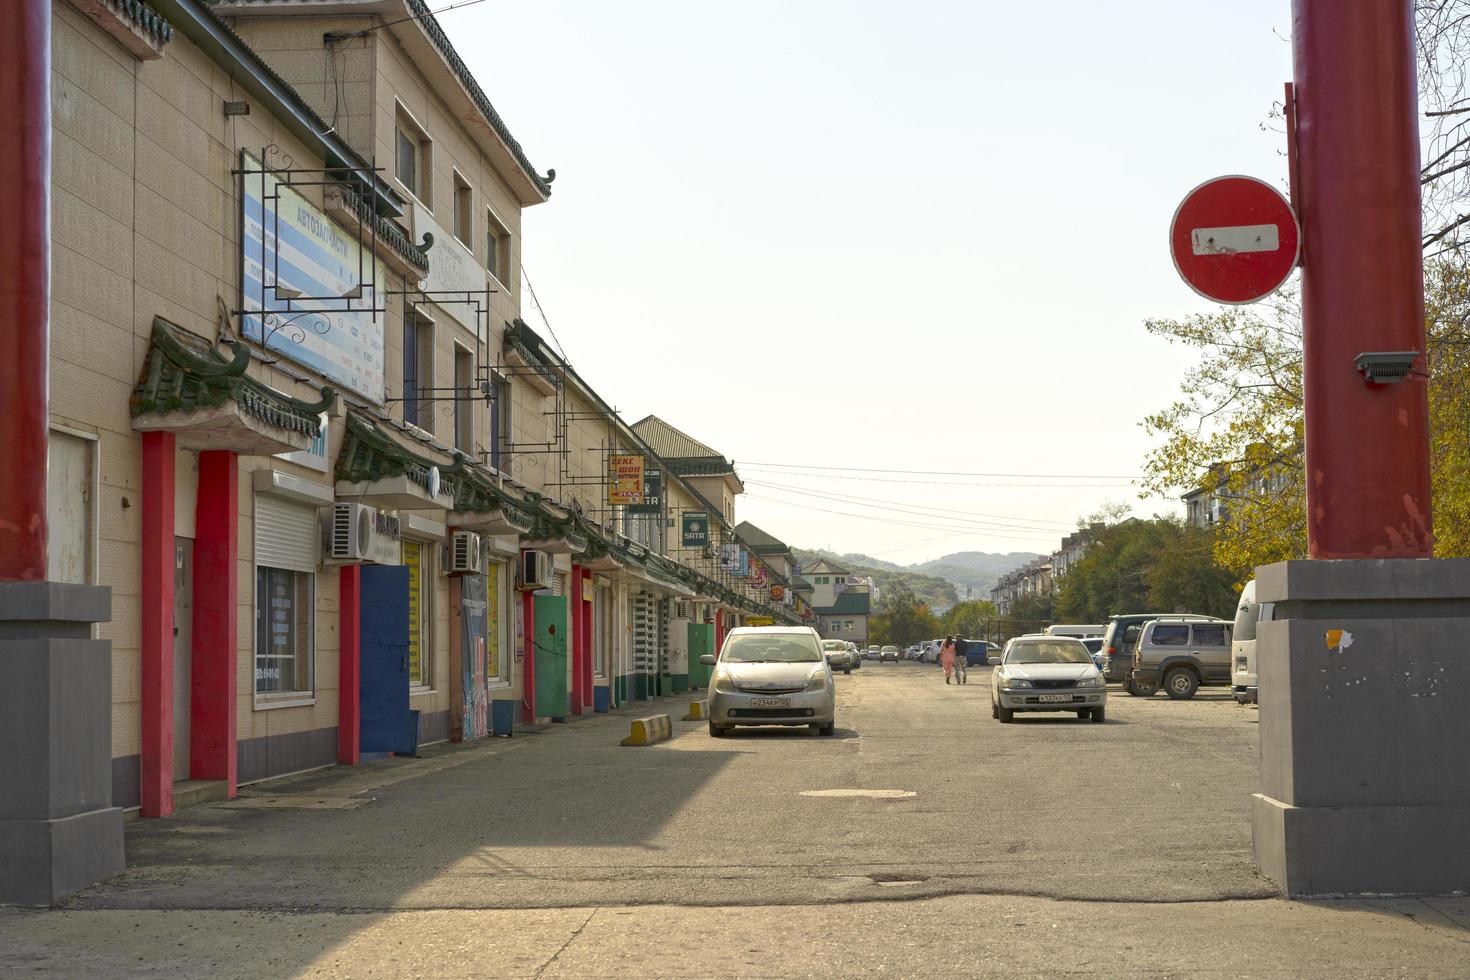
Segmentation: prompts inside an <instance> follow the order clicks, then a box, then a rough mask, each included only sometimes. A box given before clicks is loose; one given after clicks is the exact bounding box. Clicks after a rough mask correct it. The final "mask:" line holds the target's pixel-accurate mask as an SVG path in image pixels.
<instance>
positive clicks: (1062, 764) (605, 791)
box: [0, 663, 1470, 976]
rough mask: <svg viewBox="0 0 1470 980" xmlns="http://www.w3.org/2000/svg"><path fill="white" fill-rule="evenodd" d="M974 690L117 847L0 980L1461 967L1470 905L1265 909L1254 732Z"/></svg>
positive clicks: (240, 819)
mask: <svg viewBox="0 0 1470 980" xmlns="http://www.w3.org/2000/svg"><path fill="white" fill-rule="evenodd" d="M970 679H971V682H970V683H969V684H968V685H966V686H963V687H961V686H956V685H950V686H946V685H945V684H944V682H943V678H942V675H941V674H940V673H939V671H938V670H937V668H934V667H930V666H921V665H917V664H907V663H905V664H899V665H893V664H884V665H878V664H869V665H867V666H865V667H864V668H863V669H862V670H860V671H858V672H857V673H856V674H853V675H851V676H839V678H838V694H839V702H838V704H839V708H838V731H837V734H836V736H835V737H830V738H823V737H820V736H816V735H813V734H810V733H808V732H806V731H805V730H800V731H783V730H774V729H772V730H750V731H741V732H739V733H737V734H735V735H734V736H733V737H730V738H726V739H712V738H710V737H709V736H708V734H707V733H706V731H705V727H704V724H703V723H702V722H683V721H677V720H676V721H675V729H676V737H675V738H674V739H673V740H672V741H670V742H666V743H664V744H662V745H658V746H652V747H646V748H624V747H621V746H619V745H618V744H617V742H618V739H619V738H620V737H621V735H623V734H625V733H626V730H627V721H626V719H627V717H630V716H633V714H635V713H629V715H625V716H624V717H622V718H617V717H613V718H609V717H595V718H591V719H587V720H583V721H578V722H574V723H572V724H568V725H564V726H562V725H558V726H553V727H552V729H551V730H548V731H546V732H542V733H533V734H526V735H520V736H517V737H516V738H514V739H510V740H496V741H490V742H485V743H480V744H478V745H475V746H471V747H453V748H448V747H446V748H443V749H437V750H434V751H432V752H431V753H429V754H428V757H427V758H425V759H421V760H387V761H386V762H384V763H377V764H372V765H369V766H364V767H360V768H358V769H355V770H344V769H336V770H330V771H327V772H324V773H318V774H312V775H308V776H305V777H299V778H296V779H293V780H286V781H281V782H278V783H276V784H274V785H272V786H270V787H258V788H254V789H251V790H249V791H248V793H249V795H248V796H247V797H246V798H244V799H242V800H240V801H237V802H236V803H233V804H230V805H215V806H204V807H198V808H195V809H192V810H189V811H185V812H184V813H181V814H178V815H176V816H175V817H172V818H169V819H165V820H151V821H138V822H135V823H132V824H130V825H129V870H128V871H127V872H126V873H125V874H123V875H121V876H119V877H117V878H114V879H112V880H110V881H108V882H104V883H102V884H100V885H97V886H95V887H93V888H91V889H89V890H87V891H85V892H83V893H81V894H79V895H77V896H75V897H74V898H73V899H72V900H71V901H70V902H68V903H67V905H66V907H65V909H64V910H62V911H52V912H41V913H15V912H11V913H3V914H0V974H8V973H9V972H11V971H16V972H19V971H23V970H24V971H29V972H31V973H36V974H40V975H68V974H74V973H76V972H79V971H81V970H84V969H85V970H88V971H90V972H104V973H109V974H112V973H133V974H137V975H148V976H154V975H198V974H201V973H211V974H214V973H219V974H229V975H235V974H236V973H237V972H238V974H239V975H254V976H259V975H262V973H265V974H268V975H288V974H302V975H360V974H362V973H368V972H372V973H377V974H379V975H384V974H387V975H391V974H394V973H425V972H439V971H440V970H441V968H442V969H443V970H445V971H446V972H447V971H448V970H449V968H450V966H451V965H457V966H456V970H459V969H465V968H468V972H471V973H485V974H492V975H537V976H539V975H555V974H557V973H562V974H565V975H578V974H581V975H589V974H597V975H621V974H625V973H642V974H643V975H647V974H648V973H653V974H656V975H658V974H666V973H681V974H686V975H711V974H716V975H718V974H732V973H736V974H738V973H745V974H760V975H818V976H820V975H833V974H854V973H866V974H874V975H885V974H888V975H939V974H944V975H953V974H955V973H962V974H963V973H995V972H1001V973H1004V972H1017V973H1021V974H1031V973H1037V974H1048V973H1058V972H1072V971H1075V972H1109V973H1119V974H1122V973H1146V972H1151V971H1155V970H1159V971H1163V972H1200V971H1203V972H1216V971H1217V970H1219V969H1224V970H1226V972H1232V973H1238V974H1241V975H1248V974H1251V973H1255V972H1270V971H1272V970H1277V969H1280V970H1283V971H1284V972H1286V973H1288V974H1291V975H1309V974H1313V973H1324V974H1326V973H1330V974H1332V975H1336V976H1341V975H1372V974H1375V973H1381V972H1382V970H1383V968H1389V967H1392V968H1412V969H1413V970H1415V971H1417V972H1422V973H1436V972H1438V971H1439V970H1440V968H1442V967H1443V968H1444V972H1443V975H1455V974H1457V973H1463V972H1466V969H1465V968H1466V967H1467V966H1470V933H1467V932H1466V930H1465V927H1466V926H1467V924H1470V903H1465V902H1463V901H1460V902H1459V904H1454V900H1445V902H1448V903H1449V904H1445V902H1441V903H1440V904H1438V905H1434V904H1424V903H1417V904H1416V903H1409V904H1407V905H1403V904H1400V905H1391V904H1390V905H1383V906H1373V905H1364V904H1358V905H1351V906H1333V905H1330V904H1328V905H1323V904H1318V905H1305V904H1302V903H1287V902H1283V901H1281V900H1279V899H1274V898H1268V897H1269V896H1274V894H1275V890H1274V889H1273V888H1272V886H1271V885H1270V883H1269V882H1267V881H1266V880H1265V879H1263V878H1261V877H1260V876H1259V875H1258V874H1257V873H1256V871H1255V870H1254V867H1253V865H1252V863H1251V857H1250V837H1249V825H1248V822H1247V800H1248V798H1249V794H1250V792H1251V791H1252V789H1253V784H1254V781H1255V760H1256V751H1257V750H1256V724H1255V720H1256V716H1255V712H1254V711H1253V710H1252V709H1249V708H1243V707H1239V706H1237V705H1235V704H1234V703H1233V702H1232V701H1231V700H1229V698H1228V697H1225V696H1223V694H1214V693H1202V694H1201V695H1199V696H1198V697H1197V698H1196V699H1195V700H1194V701H1191V702H1171V701H1169V700H1167V699H1166V698H1164V697H1163V696H1162V695H1159V696H1156V697H1154V698H1152V699H1149V700H1146V701H1145V700H1138V699H1133V698H1128V697H1126V696H1121V695H1117V694H1116V692H1114V693H1113V696H1112V698H1111V703H1110V705H1109V709H1108V721H1107V723H1105V724H1101V725H1099V724H1092V723H1090V722H1084V721H1079V720H1077V719H1076V718H1075V716H1072V715H1058V716H1042V717H1031V718H1021V719H1019V720H1018V721H1017V723H1016V724H1013V725H1001V724H999V723H998V722H996V721H994V720H992V719H991V717H990V711H989V700H988V697H989V687H988V685H989V672H988V670H984V669H981V670H973V671H972V672H971V674H970ZM670 707H672V705H671V704H669V703H665V704H664V705H662V706H660V709H659V710H669V708H670ZM676 717H677V715H676ZM283 804H284V805H287V806H290V807H291V808H290V809H281V808H278V807H280V806H281V805H283ZM303 807H307V808H303ZM1058 900H1061V901H1058ZM1028 927H1029V928H1028ZM1302 929H1308V930H1311V934H1312V936H1313V937H1314V938H1313V941H1312V942H1311V943H1309V944H1307V945H1305V946H1303V945H1301V944H1300V943H1298V944H1296V945H1293V944H1292V941H1291V937H1292V936H1294V935H1299V934H1300V930H1302ZM1057 930H1062V931H1061V932H1058V931H1057ZM1059 936H1063V937H1066V939H1067V940H1068V941H1067V942H1065V943H1064V944H1063V947H1064V948H1062V949H1057V948H1054V947H1055V944H1056V940H1057V938H1058V937H1059ZM1243 937H1244V938H1243ZM1270 937H1279V941H1276V940H1272V941H1271V942H1270V943H1269V944H1267V945H1263V943H1264V942H1265V941H1266V940H1267V939H1269V938H1270ZM1396 950H1397V951H1398V952H1395V951H1396ZM1409 950H1412V954H1411V953H1410V952H1408V951H1409ZM1008 954H1013V958H1011V959H1008V958H1007V955H1008ZM711 956H713V957H714V959H711V958H710V957H711ZM1014 957H1020V958H1019V959H1015V958H1014ZM1396 957H1397V958H1396ZM1227 968H1228V969H1227Z"/></svg>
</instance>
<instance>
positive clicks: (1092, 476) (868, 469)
mask: <svg viewBox="0 0 1470 980" xmlns="http://www.w3.org/2000/svg"><path fill="white" fill-rule="evenodd" d="M740 465H741V466H744V467H747V468H749V469H778V470H822V471H832V472H837V473H904V474H909V475H913V476H983V477H992V478H998V479H1014V480H1050V479H1069V480H1079V479H1080V480H1134V479H1137V476H1138V474H1136V473H1129V474H1126V475H1125V474H1116V473H1114V474H1099V473H979V472H973V471H966V470H902V469H896V468H894V467H891V466H818V465H816V464H808V463H750V462H741V463H740Z"/></svg>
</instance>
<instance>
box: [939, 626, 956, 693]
mask: <svg viewBox="0 0 1470 980" xmlns="http://www.w3.org/2000/svg"><path fill="white" fill-rule="evenodd" d="M939 665H940V666H941V667H943V668H944V683H946V684H948V683H949V681H950V677H951V676H952V675H953V674H954V637H953V636H946V637H945V638H944V645H943V646H941V647H940V648H939Z"/></svg>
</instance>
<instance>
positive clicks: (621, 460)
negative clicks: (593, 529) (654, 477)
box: [607, 456, 643, 507]
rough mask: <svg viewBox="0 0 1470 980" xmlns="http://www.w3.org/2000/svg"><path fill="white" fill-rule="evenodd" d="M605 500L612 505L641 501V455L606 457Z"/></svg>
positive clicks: (627, 504) (628, 504)
mask: <svg viewBox="0 0 1470 980" xmlns="http://www.w3.org/2000/svg"><path fill="white" fill-rule="evenodd" d="M607 502H608V503H609V504H611V505H612V506H614V507H627V506H632V505H635V504H641V503H643V457H642V456H609V457H608V458H607Z"/></svg>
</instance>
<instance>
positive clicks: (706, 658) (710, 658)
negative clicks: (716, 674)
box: [699, 653, 715, 667]
mask: <svg viewBox="0 0 1470 980" xmlns="http://www.w3.org/2000/svg"><path fill="white" fill-rule="evenodd" d="M699 662H700V663H702V664H704V665H705V666H706V667H713V666H714V665H715V655H714V654H712V653H706V654H702V655H701V656H700V658H699Z"/></svg>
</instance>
